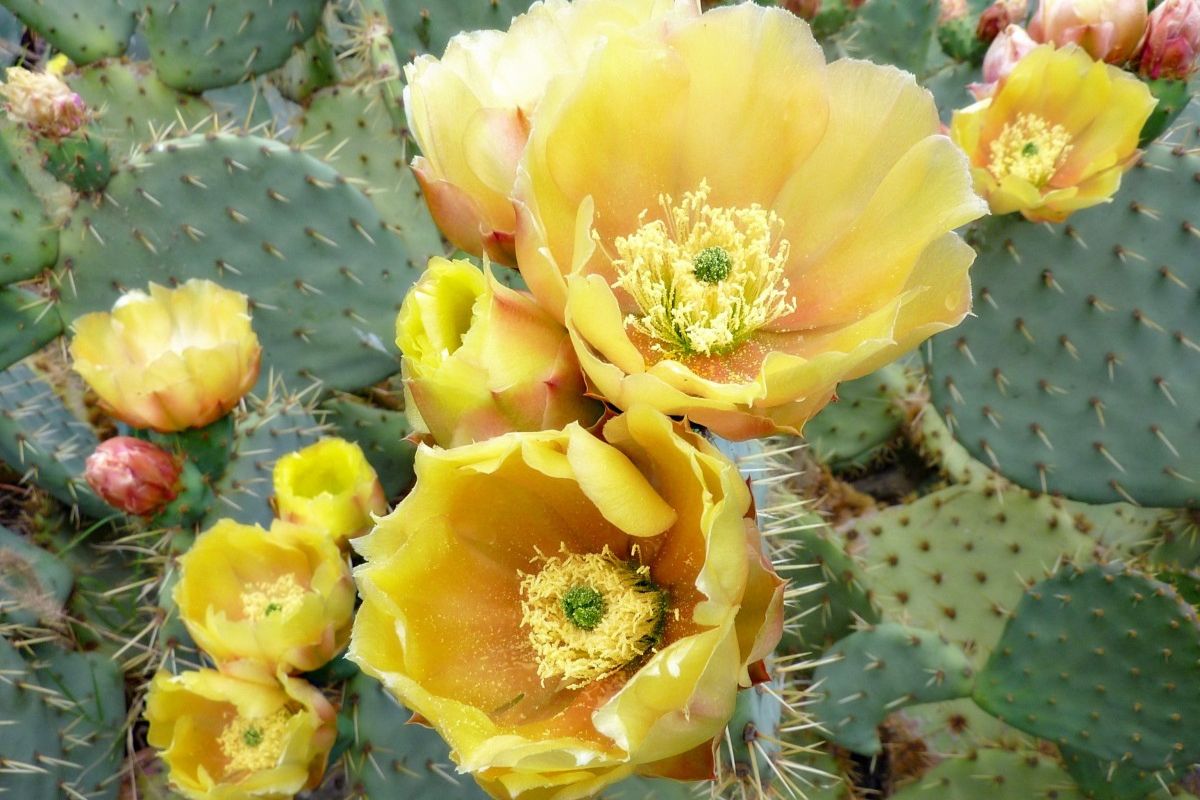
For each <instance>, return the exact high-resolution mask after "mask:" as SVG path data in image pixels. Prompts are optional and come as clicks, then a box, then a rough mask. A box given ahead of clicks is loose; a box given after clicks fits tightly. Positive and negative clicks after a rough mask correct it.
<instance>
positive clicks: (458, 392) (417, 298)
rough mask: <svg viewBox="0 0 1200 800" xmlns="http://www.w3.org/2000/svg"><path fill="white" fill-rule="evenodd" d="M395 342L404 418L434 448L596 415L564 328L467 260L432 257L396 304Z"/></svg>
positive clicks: (531, 301)
mask: <svg viewBox="0 0 1200 800" xmlns="http://www.w3.org/2000/svg"><path fill="white" fill-rule="evenodd" d="M396 345H397V347H399V348H400V352H402V353H403V354H404V387H405V394H406V403H405V412H406V413H407V415H408V418H409V421H410V422H411V423H412V425H413V428H414V429H415V430H417V431H419V432H422V433H429V434H431V435H432V436H433V439H434V441H435V442H437V443H438V444H439V445H441V446H442V447H457V446H458V445H460V444H468V443H470V442H476V441H482V440H484V439H490V438H491V437H493V436H500V435H501V434H505V433H509V432H511V431H540V430H550V429H557V428H562V427H563V426H564V425H566V424H567V423H569V422H576V421H578V422H582V423H584V424H585V425H590V424H592V423H593V422H595V421H596V420H597V419H599V417H600V414H601V413H602V412H603V405H602V404H601V403H600V402H598V401H596V400H594V399H592V398H589V397H586V396H585V395H584V392H585V391H586V389H587V387H586V386H585V385H584V380H583V373H582V372H581V371H580V368H579V360H578V359H577V358H576V357H575V351H574V350H573V349H572V347H571V342H570V339H569V338H568V336H567V332H566V330H565V329H564V328H563V326H562V325H561V324H560V323H559V322H558V321H557V320H555V319H554V318H553V317H551V316H550V315H549V314H547V313H546V312H545V311H544V310H542V308H541V307H540V306H538V304H537V303H536V302H535V301H534V299H533V298H532V297H530V296H529V295H528V294H526V293H524V292H518V291H516V290H514V289H510V288H508V287H507V286H504V285H503V284H501V283H500V282H499V281H497V280H496V279H495V278H494V277H492V276H491V274H487V275H485V274H484V273H483V272H481V271H480V270H479V269H478V268H477V267H475V266H474V265H473V264H471V263H470V262H469V261H448V260H446V259H444V258H434V259H431V260H430V262H429V269H428V270H426V272H425V274H424V275H423V276H421V279H420V280H419V281H417V283H416V284H415V285H414V286H413V288H412V289H411V290H409V293H408V296H407V297H405V298H404V303H403V305H402V306H401V308H400V314H399V315H398V316H397V318H396Z"/></svg>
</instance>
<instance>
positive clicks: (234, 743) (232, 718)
mask: <svg viewBox="0 0 1200 800" xmlns="http://www.w3.org/2000/svg"><path fill="white" fill-rule="evenodd" d="M146 719H147V721H148V722H149V723H150V730H149V733H148V734H147V736H146V738H147V740H148V741H149V742H150V745H151V746H153V747H156V748H158V749H159V750H161V751H162V753H161V754H160V756H161V758H162V760H163V761H164V762H165V763H166V765H167V767H168V769H169V770H170V781H171V785H172V786H173V787H174V788H175V789H176V790H177V791H179V792H181V793H182V794H183V795H184V796H185V797H188V798H191V800H250V799H251V798H264V799H266V798H272V799H274V800H279V799H280V798H290V797H292V796H293V795H295V794H296V793H297V792H299V791H301V790H302V789H305V788H312V787H314V786H316V785H317V784H318V783H320V782H321V777H322V776H323V775H324V773H325V761H326V759H327V758H328V756H329V751H330V749H331V748H332V747H333V742H334V739H335V738H336V737H337V728H336V719H337V712H336V710H335V709H334V708H333V706H331V705H330V704H329V701H328V700H326V699H325V698H324V697H323V696H322V695H321V693H320V692H319V691H318V690H317V689H316V688H314V687H313V686H311V685H310V684H308V683H306V682H305V681H302V680H300V679H299V678H287V677H285V678H282V679H279V680H276V679H274V678H272V679H271V680H270V682H259V681H248V680H242V679H240V678H234V677H231V676H229V675H222V674H221V673H219V672H216V671H214V670H209V669H203V670H199V671H196V672H184V673H182V674H180V675H176V676H171V675H169V674H167V673H165V672H160V673H159V674H158V675H156V676H155V678H154V681H153V682H152V683H151V684H150V692H149V694H148V695H147V697H146Z"/></svg>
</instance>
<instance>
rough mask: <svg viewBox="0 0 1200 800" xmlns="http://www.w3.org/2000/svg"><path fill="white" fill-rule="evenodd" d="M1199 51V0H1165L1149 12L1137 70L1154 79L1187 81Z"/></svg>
mask: <svg viewBox="0 0 1200 800" xmlns="http://www.w3.org/2000/svg"><path fill="white" fill-rule="evenodd" d="M1197 54H1200V0H1163V3H1162V4H1161V5H1159V6H1158V7H1157V8H1155V9H1154V11H1152V12H1150V22H1149V23H1148V25H1147V27H1146V37H1145V39H1144V40H1143V41H1142V52H1141V54H1140V55H1139V56H1138V72H1139V73H1140V74H1141V75H1143V76H1144V77H1147V78H1150V79H1151V80H1158V79H1159V78H1166V79H1170V80H1184V79H1186V78H1187V77H1188V76H1189V75H1191V74H1192V73H1193V72H1195V70H1196V56H1197Z"/></svg>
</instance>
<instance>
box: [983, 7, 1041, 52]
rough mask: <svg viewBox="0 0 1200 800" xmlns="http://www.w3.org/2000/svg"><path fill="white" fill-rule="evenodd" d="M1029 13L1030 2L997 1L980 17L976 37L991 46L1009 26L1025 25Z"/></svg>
mask: <svg viewBox="0 0 1200 800" xmlns="http://www.w3.org/2000/svg"><path fill="white" fill-rule="evenodd" d="M1028 13H1029V2H1028V0H996V2H994V3H992V4H991V5H990V6H988V7H987V8H985V9H984V10H983V13H982V14H980V15H979V25H978V26H977V27H976V28H975V35H976V36H977V37H978V38H979V41H981V42H986V43H989V44H990V43H991V42H993V41H995V39H996V37H997V36H999V35H1000V32H1001V31H1002V30H1004V29H1005V28H1007V27H1008V26H1009V25H1020V24H1021V23H1023V22H1024V21H1025V15H1026V14H1028Z"/></svg>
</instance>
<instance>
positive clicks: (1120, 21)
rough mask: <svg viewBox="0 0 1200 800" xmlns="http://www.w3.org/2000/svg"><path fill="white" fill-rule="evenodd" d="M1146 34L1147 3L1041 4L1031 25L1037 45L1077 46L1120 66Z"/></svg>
mask: <svg viewBox="0 0 1200 800" xmlns="http://www.w3.org/2000/svg"><path fill="white" fill-rule="evenodd" d="M1145 30H1146V0H1041V2H1040V4H1039V5H1038V8H1037V11H1035V12H1034V14H1033V19H1032V20H1031V21H1030V23H1029V35H1030V36H1032V37H1033V38H1034V40H1035V41H1038V42H1044V43H1047V44H1054V45H1057V46H1059V47H1062V46H1063V45H1067V44H1077V45H1079V46H1080V47H1082V48H1083V49H1084V50H1086V51H1087V52H1088V53H1089V54H1090V55H1091V56H1092V58H1095V59H1098V60H1100V61H1107V62H1109V63H1111V64H1120V63H1123V62H1125V61H1127V60H1129V58H1130V57H1132V56H1133V54H1134V53H1135V52H1136V51H1137V46H1138V42H1140V41H1141V40H1142V33H1143V32H1144V31H1145Z"/></svg>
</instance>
